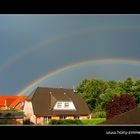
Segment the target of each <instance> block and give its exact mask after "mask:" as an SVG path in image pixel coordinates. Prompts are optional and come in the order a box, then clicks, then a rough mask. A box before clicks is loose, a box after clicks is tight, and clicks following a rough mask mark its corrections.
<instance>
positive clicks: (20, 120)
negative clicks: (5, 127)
mask: <svg viewBox="0 0 140 140" xmlns="http://www.w3.org/2000/svg"><path fill="white" fill-rule="evenodd" d="M7 124H23V119H7Z"/></svg>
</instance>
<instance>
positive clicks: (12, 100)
mask: <svg viewBox="0 0 140 140" xmlns="http://www.w3.org/2000/svg"><path fill="white" fill-rule="evenodd" d="M25 99H26V96H0V109H4V108H14V109H19V110H20V109H22V107H23V103H24V101H25Z"/></svg>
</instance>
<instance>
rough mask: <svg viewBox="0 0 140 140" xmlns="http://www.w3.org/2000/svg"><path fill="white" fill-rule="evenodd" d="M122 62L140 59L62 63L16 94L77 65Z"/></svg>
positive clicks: (19, 94) (105, 59)
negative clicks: (61, 65) (62, 64)
mask: <svg viewBox="0 0 140 140" xmlns="http://www.w3.org/2000/svg"><path fill="white" fill-rule="evenodd" d="M101 62H102V63H109V62H110V63H124V64H136V65H140V59H130V58H100V59H90V60H85V61H80V62H76V63H72V64H69V65H64V66H63V67H60V68H58V69H55V70H53V71H50V72H47V73H45V74H43V75H41V76H40V77H38V78H37V79H35V80H33V81H32V82H31V83H30V84H28V85H27V86H26V87H25V88H23V89H22V90H21V91H19V92H18V94H17V95H18V96H21V95H24V94H25V93H26V92H27V91H29V90H30V89H32V88H33V87H34V86H35V85H37V84H38V83H40V82H42V81H43V80H45V79H47V78H49V77H52V76H55V75H56V74H59V73H60V72H64V71H66V70H69V69H71V68H75V67H79V66H86V65H87V64H96V63H101Z"/></svg>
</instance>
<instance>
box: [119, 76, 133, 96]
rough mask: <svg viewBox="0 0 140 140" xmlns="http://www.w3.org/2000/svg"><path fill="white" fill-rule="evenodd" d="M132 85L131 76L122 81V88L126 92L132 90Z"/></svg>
mask: <svg viewBox="0 0 140 140" xmlns="http://www.w3.org/2000/svg"><path fill="white" fill-rule="evenodd" d="M133 85H134V81H133V78H132V77H128V78H127V79H126V80H125V81H124V82H123V83H122V88H123V89H124V90H125V92H126V93H131V92H132V87H133Z"/></svg>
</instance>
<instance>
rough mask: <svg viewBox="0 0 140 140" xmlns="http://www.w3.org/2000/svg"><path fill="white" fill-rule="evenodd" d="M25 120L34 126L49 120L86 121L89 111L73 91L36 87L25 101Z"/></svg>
mask: <svg viewBox="0 0 140 140" xmlns="http://www.w3.org/2000/svg"><path fill="white" fill-rule="evenodd" d="M23 111H24V114H25V116H26V117H25V119H29V120H30V122H32V123H34V124H44V123H48V121H49V120H50V119H56V120H57V119H87V118H90V111H89V108H88V106H87V104H86V103H85V102H84V100H83V99H82V97H81V96H80V95H79V94H77V93H75V92H74V91H73V89H63V88H45V87H38V88H37V89H35V90H34V91H33V92H32V93H31V94H30V95H29V96H28V97H27V99H26V101H25V104H24V108H23Z"/></svg>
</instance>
